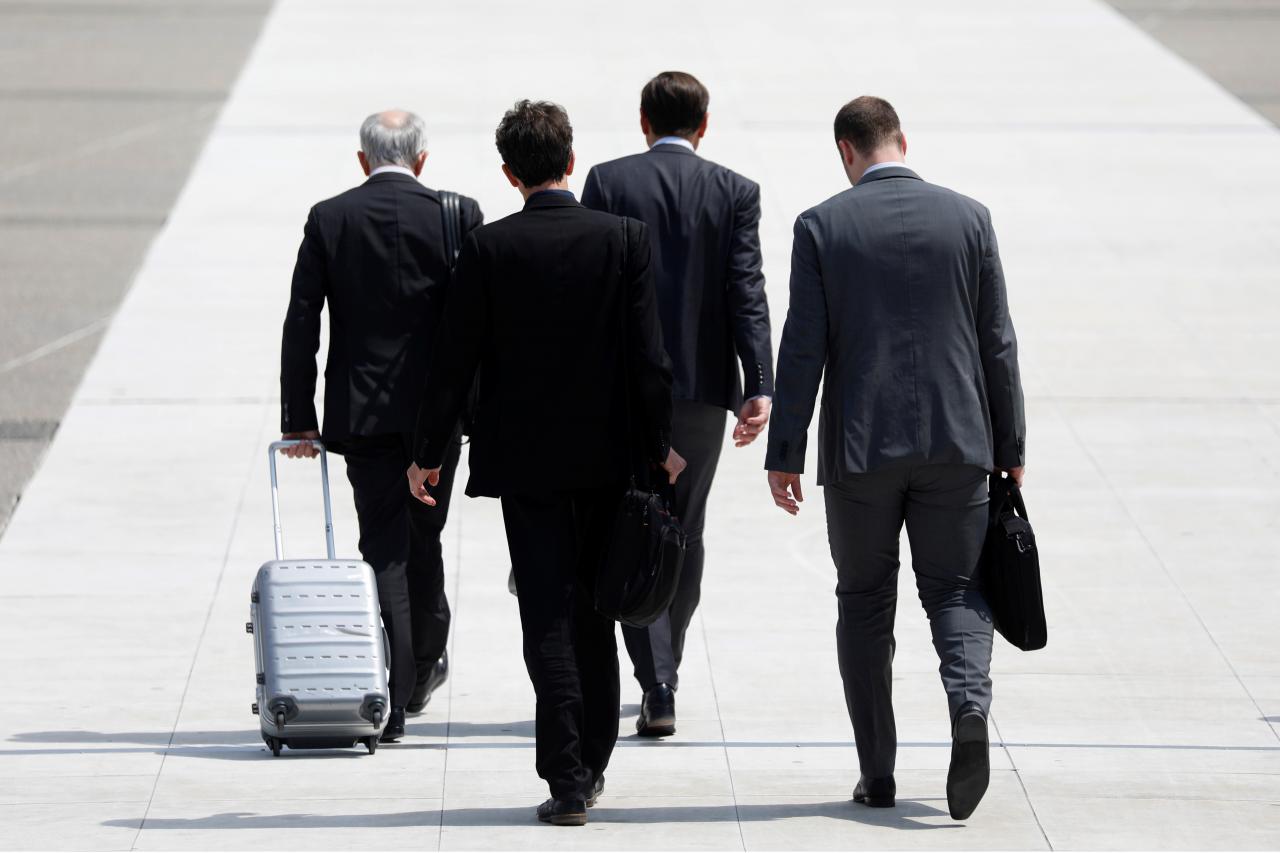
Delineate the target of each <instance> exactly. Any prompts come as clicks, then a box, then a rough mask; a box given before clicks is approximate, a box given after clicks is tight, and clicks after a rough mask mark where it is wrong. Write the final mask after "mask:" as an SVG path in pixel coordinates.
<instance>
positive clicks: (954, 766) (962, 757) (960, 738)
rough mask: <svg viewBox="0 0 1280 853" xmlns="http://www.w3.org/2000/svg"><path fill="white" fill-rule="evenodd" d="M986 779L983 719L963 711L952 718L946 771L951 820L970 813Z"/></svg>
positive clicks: (987, 753) (988, 773)
mask: <svg viewBox="0 0 1280 853" xmlns="http://www.w3.org/2000/svg"><path fill="white" fill-rule="evenodd" d="M990 780H991V747H990V744H989V743H988V740H987V721H986V720H984V719H983V718H982V717H981V716H980V715H978V714H967V715H965V716H963V717H961V718H960V719H959V720H958V721H957V722H956V731H955V736H954V739H953V741H952V743H951V769H950V770H948V771H947V807H948V809H949V810H950V812H951V819H952V820H966V819H967V818H968V817H969V816H970V815H971V814H973V811H974V809H976V808H977V807H978V803H980V802H982V796H983V794H985V793H986V792H987V784H988V782H990Z"/></svg>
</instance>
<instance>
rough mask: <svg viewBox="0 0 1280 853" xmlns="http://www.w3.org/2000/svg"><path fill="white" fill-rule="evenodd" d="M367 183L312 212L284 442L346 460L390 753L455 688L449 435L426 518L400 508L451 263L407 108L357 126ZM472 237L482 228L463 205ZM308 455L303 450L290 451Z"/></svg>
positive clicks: (291, 327)
mask: <svg viewBox="0 0 1280 853" xmlns="http://www.w3.org/2000/svg"><path fill="white" fill-rule="evenodd" d="M360 147H361V151H360V152H359V155H358V156H359V160H360V166H361V168H362V169H363V170H364V173H365V174H366V175H368V176H369V177H368V180H366V181H365V182H364V183H363V184H361V185H360V186H358V187H355V188H354V189H351V190H348V191H347V192H345V193H342V194H341V195H339V196H335V197H334V198H331V199H328V200H327V201H322V202H320V203H319V204H317V205H316V206H315V207H313V208H312V209H311V214H310V215H309V216H308V217H307V224H306V227H305V229H304V230H303V238H302V247H301V248H300V249H299V250H298V262H297V265H296V267H295V268H294V272H293V290H292V294H291V296H290V299H289V312H288V314H287V316H286V317H285V322H284V343H283V347H282V355H281V369H280V408H281V429H282V430H283V432H284V437H285V438H297V439H318V438H322V439H323V441H324V443H325V445H326V446H327V447H330V448H332V449H333V450H334V451H335V452H338V453H342V454H344V455H345V457H346V462H347V478H348V479H349V480H350V481H351V488H352V491H353V492H354V495H355V502H356V513H357V515H358V517H359V520H360V553H361V555H363V557H364V559H365V561H366V562H368V563H369V564H370V565H371V566H373V569H374V571H375V572H376V573H377V577H378V598H379V603H380V605H381V608H382V620H383V622H384V623H385V625H386V628H387V633H388V635H389V637H390V638H391V685H390V686H391V713H390V715H388V719H387V727H386V730H385V732H384V733H383V736H382V739H383V740H384V741H394V740H396V739H398V738H399V737H401V736H403V734H404V717H405V713H406V710H407V711H408V712H409V713H415V712H417V711H421V710H422V708H423V707H424V706H425V705H426V703H427V702H428V701H429V699H430V696H431V692H432V691H433V690H435V689H436V688H437V687H438V686H439V685H440V684H441V683H442V682H443V681H444V680H445V678H446V677H447V674H448V659H447V657H446V655H445V644H446V642H447V641H448V637H449V602H448V600H447V599H446V597H445V588H444V560H443V557H442V555H441V548H440V531H441V529H442V528H443V527H444V522H445V517H446V514H447V509H448V503H449V493H450V488H451V486H452V482H453V474H454V469H455V468H456V467H457V464H458V455H459V444H458V441H457V436H456V435H454V434H451V437H450V441H449V442H448V446H447V448H446V452H445V456H444V457H443V459H442V466H441V486H440V487H439V488H438V489H437V497H438V499H439V502H440V508H439V509H438V510H437V511H435V512H431V511H428V510H427V508H426V507H424V506H422V505H421V504H420V503H418V502H417V501H414V500H412V499H410V498H406V496H405V494H404V486H403V485H402V481H401V478H402V477H403V476H404V469H405V466H407V465H408V464H409V462H410V443H411V441H412V434H413V426H414V416H415V413H416V412H417V405H418V394H419V393H420V391H421V389H422V383H423V381H424V380H425V377H426V370H427V362H428V359H429V358H430V353H431V345H432V342H433V341H434V339H435V336H436V332H437V327H438V326H439V324H440V318H441V315H442V311H443V306H444V299H445V295H446V289H447V286H448V282H449V278H450V274H451V273H450V270H451V268H452V265H453V258H451V257H447V254H446V250H445V242H444V224H443V220H442V217H441V204H440V196H439V194H438V193H437V192H436V191H435V190H431V189H428V188H426V187H424V186H423V185H422V184H420V183H419V182H418V175H419V174H421V172H422V166H423V163H425V162H426V159H427V151H426V133H425V129H424V128H423V124H422V119H420V118H418V117H417V116H416V115H414V114H413V113H408V112H404V111H401V110H392V111H389V112H384V113H378V114H375V115H371V116H369V118H367V119H366V120H365V122H364V124H363V125H362V126H361V128H360ZM460 208H461V230H462V233H463V234H465V233H467V232H469V231H470V230H471V229H473V228H475V227H477V226H478V225H480V224H481V223H482V222H483V221H484V217H483V216H482V215H481V213H480V208H479V206H478V205H477V204H476V203H475V202H474V201H473V200H471V199H469V198H466V197H465V196H464V197H460ZM326 301H327V302H328V305H329V354H328V360H327V362H326V365H325V393H324V398H325V399H324V429H323V430H317V426H318V421H317V419H316V408H315V391H316V358H315V357H316V351H317V349H319V346H320V312H321V309H322V308H323V307H324V305H325V303H326ZM285 452H286V453H287V454H289V455H291V456H314V455H315V453H316V452H317V451H315V449H314V448H311V447H309V446H308V445H306V444H303V445H300V446H295V447H294V448H291V449H289V450H286V451H285Z"/></svg>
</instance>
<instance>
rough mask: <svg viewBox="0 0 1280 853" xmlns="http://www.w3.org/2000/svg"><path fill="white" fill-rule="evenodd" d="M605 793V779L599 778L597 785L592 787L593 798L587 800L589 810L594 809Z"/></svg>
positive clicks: (597, 778)
mask: <svg viewBox="0 0 1280 853" xmlns="http://www.w3.org/2000/svg"><path fill="white" fill-rule="evenodd" d="M603 793H604V777H603V776H597V777H596V783H595V784H594V785H592V786H591V796H590V797H588V798H587V808H593V807H594V806H595V804H596V800H598V799H600V795H601V794H603Z"/></svg>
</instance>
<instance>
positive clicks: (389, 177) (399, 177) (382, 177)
mask: <svg viewBox="0 0 1280 853" xmlns="http://www.w3.org/2000/svg"><path fill="white" fill-rule="evenodd" d="M383 181H408V182H409V183H411V184H418V185H419V186H422V183H421V182H420V181H419V180H418V179H417V178H411V177H409V176H408V175H406V174H404V173H403V172H379V173H378V174H376V175H370V176H369V177H367V178H365V179H364V182H365V183H366V184H380V183H382V182H383Z"/></svg>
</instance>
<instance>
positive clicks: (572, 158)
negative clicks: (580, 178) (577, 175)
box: [564, 151, 577, 178]
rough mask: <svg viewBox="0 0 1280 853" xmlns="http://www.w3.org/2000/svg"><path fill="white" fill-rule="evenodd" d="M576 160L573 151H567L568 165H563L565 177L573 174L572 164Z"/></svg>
mask: <svg viewBox="0 0 1280 853" xmlns="http://www.w3.org/2000/svg"><path fill="white" fill-rule="evenodd" d="M576 160H577V155H576V154H574V153H573V151H570V152H569V165H568V166H566V167H565V170H564V176H565V177H566V178H567V177H569V176H570V175H572V174H573V164H574V161H576Z"/></svg>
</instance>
